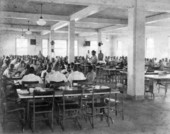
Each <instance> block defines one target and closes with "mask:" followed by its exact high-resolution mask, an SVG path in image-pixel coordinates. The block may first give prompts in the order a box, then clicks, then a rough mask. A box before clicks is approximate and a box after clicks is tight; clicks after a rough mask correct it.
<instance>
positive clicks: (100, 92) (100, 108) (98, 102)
mask: <svg viewBox="0 0 170 134" xmlns="http://www.w3.org/2000/svg"><path fill="white" fill-rule="evenodd" d="M110 95H111V89H110V88H108V89H93V91H92V101H91V103H88V108H89V110H88V111H87V117H88V118H89V121H90V124H91V126H92V128H94V118H95V117H97V116H99V117H100V118H101V119H103V117H105V118H106V121H107V124H108V126H110V121H109V120H111V122H112V123H113V121H112V118H111V116H110V101H108V103H106V102H105V99H106V98H108V100H110Z"/></svg>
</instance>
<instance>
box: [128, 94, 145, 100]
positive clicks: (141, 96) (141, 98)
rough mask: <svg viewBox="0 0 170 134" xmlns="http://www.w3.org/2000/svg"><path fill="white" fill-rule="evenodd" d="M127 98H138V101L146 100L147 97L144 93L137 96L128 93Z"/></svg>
mask: <svg viewBox="0 0 170 134" xmlns="http://www.w3.org/2000/svg"><path fill="white" fill-rule="evenodd" d="M126 99H127V100H136V101H138V100H139V101H140V100H144V99H145V97H144V95H137V96H132V95H127V96H126Z"/></svg>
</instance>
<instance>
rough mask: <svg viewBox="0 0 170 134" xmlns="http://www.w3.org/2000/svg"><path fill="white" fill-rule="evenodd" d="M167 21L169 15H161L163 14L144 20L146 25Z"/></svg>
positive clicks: (169, 17)
mask: <svg viewBox="0 0 170 134" xmlns="http://www.w3.org/2000/svg"><path fill="white" fill-rule="evenodd" d="M167 19H170V14H169V13H163V14H159V15H154V16H151V17H147V18H146V23H147V24H151V23H156V22H160V21H164V20H167Z"/></svg>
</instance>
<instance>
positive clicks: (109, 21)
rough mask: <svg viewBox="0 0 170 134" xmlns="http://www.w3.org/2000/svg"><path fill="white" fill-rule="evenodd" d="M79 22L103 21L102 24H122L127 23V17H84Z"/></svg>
mask: <svg viewBox="0 0 170 134" xmlns="http://www.w3.org/2000/svg"><path fill="white" fill-rule="evenodd" d="M79 22H84V23H96V24H99V23H104V24H112V25H124V24H127V23H128V20H127V19H103V18H84V19H82V20H80V21H79Z"/></svg>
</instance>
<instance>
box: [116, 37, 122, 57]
mask: <svg viewBox="0 0 170 134" xmlns="http://www.w3.org/2000/svg"><path fill="white" fill-rule="evenodd" d="M117 56H123V44H122V41H120V40H118V41H117Z"/></svg>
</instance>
